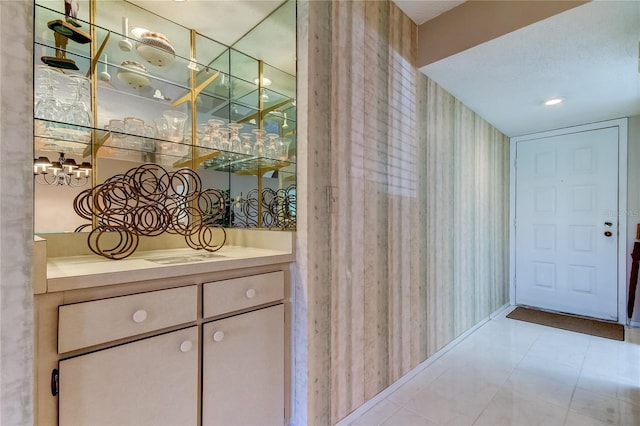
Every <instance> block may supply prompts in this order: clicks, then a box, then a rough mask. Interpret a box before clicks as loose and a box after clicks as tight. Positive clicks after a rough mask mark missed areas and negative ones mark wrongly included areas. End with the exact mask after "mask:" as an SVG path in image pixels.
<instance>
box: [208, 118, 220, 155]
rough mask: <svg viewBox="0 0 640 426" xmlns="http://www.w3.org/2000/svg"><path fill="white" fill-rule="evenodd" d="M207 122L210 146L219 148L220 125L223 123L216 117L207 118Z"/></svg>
mask: <svg viewBox="0 0 640 426" xmlns="http://www.w3.org/2000/svg"><path fill="white" fill-rule="evenodd" d="M207 124H208V125H209V129H210V138H211V148H213V149H221V148H220V142H221V141H220V127H221V126H222V125H223V124H224V121H222V120H218V119H217V118H212V119H210V120H207Z"/></svg>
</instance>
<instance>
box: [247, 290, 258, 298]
mask: <svg viewBox="0 0 640 426" xmlns="http://www.w3.org/2000/svg"><path fill="white" fill-rule="evenodd" d="M245 295H246V296H247V299H253V298H254V297H256V291H255V290H254V289H252V288H250V289H249V290H247V292H246V293H245Z"/></svg>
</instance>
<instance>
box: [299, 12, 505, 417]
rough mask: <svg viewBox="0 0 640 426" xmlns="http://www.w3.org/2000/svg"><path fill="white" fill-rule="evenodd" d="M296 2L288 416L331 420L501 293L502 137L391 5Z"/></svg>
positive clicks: (448, 337)
mask: <svg viewBox="0 0 640 426" xmlns="http://www.w3.org/2000/svg"><path fill="white" fill-rule="evenodd" d="M302 9H303V10H304V14H302V15H299V19H300V20H301V21H302V22H301V23H299V26H301V27H303V31H301V32H300V33H299V52H300V51H301V50H302V49H305V53H303V54H302V55H301V56H300V57H299V64H298V67H299V69H301V70H303V72H305V73H306V72H308V76H306V75H305V77H308V81H302V80H303V79H302V76H301V75H299V80H300V83H299V85H300V86H299V93H300V97H301V99H303V98H305V97H307V98H308V99H307V102H308V104H307V103H303V105H306V106H307V108H308V116H307V117H299V121H301V122H303V121H306V122H307V124H308V127H302V126H301V128H300V130H301V135H300V138H299V141H300V142H299V144H300V145H301V146H302V145H304V148H303V149H304V151H305V152H306V153H307V154H308V158H306V160H305V163H304V164H302V163H300V164H299V173H300V175H301V176H300V177H299V182H300V184H301V186H300V189H299V192H300V193H301V194H303V193H304V194H305V195H304V198H303V197H299V199H298V201H299V203H300V205H299V209H298V211H299V215H301V216H304V219H302V218H300V219H299V220H303V222H299V225H300V224H302V223H304V226H299V227H298V229H299V230H301V232H300V231H299V235H298V238H299V248H301V249H302V251H301V252H299V253H298V265H297V270H298V274H297V279H298V280H300V281H299V282H298V285H297V292H296V293H295V297H296V298H295V303H296V304H298V305H297V306H298V307H297V310H298V312H301V313H302V312H305V309H304V308H303V307H302V306H304V307H306V308H308V309H307V310H306V318H305V320H304V323H305V327H306V328H305V330H300V329H298V330H297V332H296V342H297V344H296V349H295V350H296V355H295V357H296V358H297V359H298V360H306V362H307V364H306V367H307V369H308V370H307V376H306V385H307V386H308V388H307V389H306V391H305V390H304V389H300V388H299V387H297V392H298V393H297V396H296V400H297V403H296V407H297V409H301V408H304V407H305V404H302V403H300V400H301V399H304V398H306V402H307V404H306V413H305V414H303V415H300V414H299V413H298V415H297V419H294V422H296V420H297V422H298V423H300V424H302V423H305V424H311V425H324V424H333V423H336V422H337V421H339V420H340V419H342V418H343V417H345V416H346V415H348V414H349V413H350V412H351V411H353V410H355V409H356V408H358V407H359V406H360V405H362V404H363V403H364V402H366V401H367V400H369V399H371V398H372V397H373V396H375V395H376V394H377V393H379V392H380V391H381V390H383V389H384V388H385V387H387V386H389V385H390V384H392V383H393V382H394V381H396V380H397V379H399V378H400V377H402V376H403V375H404V374H406V373H407V372H408V371H409V370H411V369H412V368H413V367H415V366H417V365H418V364H419V363H420V362H422V361H424V360H425V359H426V358H428V357H429V356H430V355H432V354H433V353H435V352H436V351H437V350H439V349H440V348H442V347H443V346H445V345H446V344H447V343H449V342H451V341H452V340H453V339H454V338H456V337H457V336H459V335H460V334H462V333H463V332H464V331H466V330H468V329H469V328H471V327H473V326H474V325H475V324H477V323H478V322H479V321H481V320H482V319H484V318H486V317H487V316H488V315H489V314H490V313H491V312H493V311H495V310H496V309H497V308H499V307H500V306H502V305H504V304H505V303H507V301H508V206H509V202H508V194H509V144H508V138H507V137H505V136H504V135H502V134H500V133H499V132H498V131H496V130H495V129H493V128H492V127H491V126H490V125H489V124H488V123H487V122H485V121H484V120H482V118H481V117H479V116H477V115H476V114H475V113H473V111H471V110H469V109H468V108H467V107H465V106H464V105H463V104H461V103H460V102H459V101H457V100H456V99H455V98H453V97H452V96H451V95H450V94H448V93H447V92H446V91H444V90H443V89H442V88H440V87H439V86H438V85H437V84H436V83H434V82H433V81H430V80H429V79H427V78H426V77H425V76H423V75H422V74H421V73H420V72H419V71H418V70H417V69H416V68H415V65H414V64H415V54H416V47H417V46H416V27H415V24H414V23H413V22H412V21H410V20H409V19H408V18H407V17H406V16H405V15H404V14H403V13H402V12H401V11H400V10H399V9H398V8H397V7H396V6H395V5H393V4H392V3H390V2H385V1H366V2H365V1H358V2H309V3H305V5H304V7H303V8H302ZM301 111H304V109H302V108H301ZM319 124H320V125H319ZM301 305H302V306H301ZM303 394H304V395H303Z"/></svg>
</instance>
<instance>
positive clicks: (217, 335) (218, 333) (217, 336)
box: [213, 330, 224, 342]
mask: <svg viewBox="0 0 640 426" xmlns="http://www.w3.org/2000/svg"><path fill="white" fill-rule="evenodd" d="M222 339H224V331H220V330H218V331H216V332H215V333H213V341H214V342H222Z"/></svg>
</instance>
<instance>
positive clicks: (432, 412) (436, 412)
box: [405, 390, 464, 425]
mask: <svg viewBox="0 0 640 426" xmlns="http://www.w3.org/2000/svg"><path fill="white" fill-rule="evenodd" d="M405 408H407V409H409V410H411V411H413V412H415V413H417V414H419V415H420V416H422V417H424V418H426V419H429V420H432V421H434V422H435V423H438V424H441V425H446V424H454V423H453V421H454V419H455V418H456V417H464V414H462V413H459V412H458V411H457V410H456V402H455V400H454V399H452V398H450V397H444V396H442V395H439V394H437V393H435V392H433V391H431V390H422V391H420V392H418V394H417V395H416V396H415V397H414V398H413V399H411V400H410V401H409V402H408V403H407V404H406V405H405Z"/></svg>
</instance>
